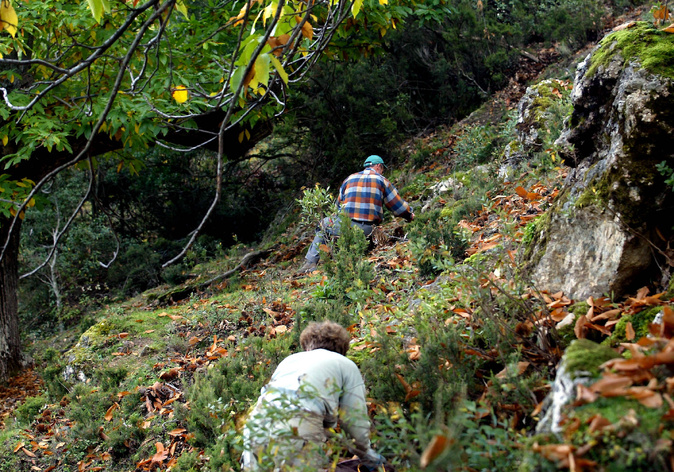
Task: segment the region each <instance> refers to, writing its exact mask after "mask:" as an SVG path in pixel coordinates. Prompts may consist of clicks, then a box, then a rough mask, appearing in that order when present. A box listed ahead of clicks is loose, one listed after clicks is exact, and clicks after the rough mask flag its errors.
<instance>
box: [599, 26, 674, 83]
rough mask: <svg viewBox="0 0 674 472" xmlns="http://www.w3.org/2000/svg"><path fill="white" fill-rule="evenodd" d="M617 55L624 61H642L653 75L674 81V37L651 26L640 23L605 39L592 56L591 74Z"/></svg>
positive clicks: (606, 64)
mask: <svg viewBox="0 0 674 472" xmlns="http://www.w3.org/2000/svg"><path fill="white" fill-rule="evenodd" d="M616 54H620V55H621V57H622V59H623V60H625V61H631V60H637V61H639V62H640V63H641V65H642V67H643V68H644V69H646V70H647V71H648V72H650V73H651V74H657V75H661V76H663V77H669V78H670V79H674V36H672V34H671V33H666V32H664V31H661V30H659V29H657V28H655V27H654V26H653V25H652V24H650V23H647V22H637V23H634V24H633V26H632V27H630V28H625V29H622V30H620V31H615V32H613V33H611V34H609V35H608V36H606V37H605V38H604V39H602V41H601V42H600V47H599V49H598V50H597V52H596V53H595V54H593V55H592V59H591V61H590V68H589V70H588V74H590V75H593V74H595V73H596V72H597V71H598V69H599V68H600V67H607V66H608V64H610V63H611V61H612V60H613V59H614V57H615V55H616Z"/></svg>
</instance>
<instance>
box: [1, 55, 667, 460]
mask: <svg viewBox="0 0 674 472" xmlns="http://www.w3.org/2000/svg"><path fill="white" fill-rule="evenodd" d="M534 64H535V61H533V63H532V64H531V65H532V66H533V65H534ZM557 70H559V68H557ZM528 73H529V74H530V75H529V76H528V78H529V79H530V80H531V79H534V75H535V74H539V73H541V71H539V70H537V69H536V68H532V69H529V70H528ZM545 74H546V75H550V74H552V72H547V73H545ZM566 74H568V72H566V73H565V74H562V75H563V76H565V75H566ZM565 78H566V77H561V79H562V80H555V81H554V82H553V83H554V87H552V88H551V90H552V102H553V103H554V106H553V109H554V110H557V111H558V113H551V114H550V115H549V117H548V119H547V120H548V121H547V122H546V127H547V129H548V131H549V133H548V135H547V137H546V139H547V140H548V144H551V143H552V142H554V139H555V138H556V136H557V135H558V134H559V132H560V131H561V127H562V121H563V118H564V111H565V110H567V109H568V104H569V92H570V83H569V82H568V81H566V80H563V79H565ZM534 82H535V80H534ZM523 92H524V87H523V84H520V83H516V82H514V83H513V84H511V86H510V87H509V89H508V90H506V91H504V92H502V93H501V94H499V95H497V96H496V97H494V99H493V100H491V101H490V102H489V103H487V104H486V105H485V106H484V107H483V108H481V109H480V110H478V111H477V112H476V113H474V114H473V115H471V116H470V117H469V118H467V119H466V120H464V121H463V122H461V123H459V124H457V125H455V126H452V127H448V128H444V129H438V130H434V131H433V132H432V133H429V134H428V135H426V136H423V137H419V138H417V139H415V140H413V141H412V142H409V143H405V144H404V149H405V155H406V156H407V160H406V162H404V163H401V164H400V165H399V166H398V168H397V169H394V170H392V175H390V176H389V177H390V178H391V180H392V181H393V182H394V183H395V184H396V185H397V187H398V188H399V189H400V190H401V193H402V194H403V196H404V197H405V198H406V199H407V200H408V201H410V202H412V204H413V205H414V207H415V209H418V210H417V215H418V218H417V219H416V220H415V221H414V222H413V223H411V224H401V223H400V222H399V221H394V220H393V219H390V218H389V219H388V220H387V221H386V222H385V223H384V224H383V225H382V229H383V231H384V237H382V238H380V239H379V240H378V242H377V244H375V245H374V247H371V248H369V249H367V251H365V245H366V244H367V243H366V242H365V241H363V240H362V238H360V237H359V236H360V235H359V234H358V233H354V232H349V231H347V232H345V234H344V235H343V237H341V238H340V239H339V240H338V241H336V242H335V243H334V244H332V245H331V252H332V254H331V257H329V258H326V259H327V260H326V262H325V263H324V264H322V265H321V266H319V269H318V270H317V271H316V272H314V273H311V274H308V275H306V276H297V275H296V274H295V271H296V269H297V268H298V267H299V265H300V264H301V259H302V256H303V253H304V251H305V250H306V246H307V244H308V243H309V241H310V240H311V237H312V233H313V225H302V224H300V223H299V222H298V220H299V218H298V215H297V212H296V213H295V214H294V215H292V217H291V218H289V219H288V220H287V221H286V222H284V224H282V225H279V226H278V227H275V228H271V229H270V232H269V235H268V237H267V238H266V240H267V241H270V242H269V243H267V244H266V245H261V246H260V247H236V248H233V249H232V250H231V251H230V256H229V257H228V258H226V259H223V260H219V261H213V262H211V263H209V264H204V265H202V266H198V267H195V268H193V270H192V272H193V273H194V274H196V277H195V278H193V279H191V280H190V281H189V282H187V283H185V284H183V285H181V286H179V287H160V288H158V289H155V290H152V291H150V292H146V293H144V294H143V295H142V296H139V297H137V298H135V299H132V300H128V301H126V302H124V303H121V304H114V305H110V306H108V307H106V309H104V310H102V311H101V312H100V313H97V314H96V322H95V323H94V324H93V325H92V326H91V327H89V328H88V329H87V330H86V331H85V332H84V333H64V334H61V335H59V336H58V337H56V338H53V339H50V340H48V341H36V342H34V344H33V346H32V351H33V355H34V357H35V359H36V367H37V370H38V371H39V372H40V373H41V376H42V379H43V381H44V388H43V389H42V390H41V392H42V393H41V394H39V395H36V394H35V391H34V387H35V384H36V381H35V379H34V377H27V379H28V380H27V381H26V382H27V384H26V385H27V388H24V390H28V387H29V388H30V389H33V390H31V391H30V393H31V395H33V396H32V397H31V398H29V399H28V400H27V401H25V403H23V405H22V406H20V407H19V408H18V409H16V410H14V409H11V410H7V412H6V413H4V414H3V417H2V419H3V422H4V428H3V429H2V430H0V444H1V445H0V471H2V470H43V471H44V470H58V471H61V470H63V471H65V470H75V469H77V470H79V471H86V470H92V471H93V470H167V469H169V468H170V469H171V470H183V471H186V470H230V468H233V469H234V470H238V456H239V454H240V449H241V437H240V434H239V431H240V426H241V420H242V419H243V418H244V417H245V413H246V411H247V409H248V408H249V407H250V406H251V404H252V403H253V402H254V401H255V399H256V397H257V394H258V392H259V389H260V387H261V386H262V385H263V384H264V383H265V381H266V380H268V378H269V376H270V374H271V372H272V371H273V370H274V368H275V366H276V365H277V364H278V362H279V361H280V360H281V359H283V358H284V357H285V356H286V355H287V354H289V353H291V352H294V351H296V350H297V349H298V336H299V332H300V331H301V329H302V327H303V326H305V325H306V323H308V322H309V321H312V320H320V319H326V318H327V319H332V320H335V321H337V322H339V323H341V324H343V325H344V326H348V327H349V331H350V332H351V334H352V337H353V341H352V345H351V349H350V352H349V354H348V355H349V357H350V358H352V359H353V360H354V361H355V362H356V363H357V364H358V365H359V367H360V368H361V371H362V372H363V375H364V378H365V380H366V383H367V387H368V392H369V394H368V395H369V401H370V412H371V417H372V420H373V427H374V430H373V442H374V445H375V447H376V448H377V449H378V450H379V451H380V452H381V453H382V454H384V456H386V458H387V459H388V460H389V461H390V462H391V464H393V465H394V466H395V467H396V469H397V470H399V471H413V470H419V469H420V468H422V464H423V465H425V466H426V467H425V468H426V469H431V470H454V469H458V470H556V469H557V467H562V468H568V469H572V470H591V469H597V470H602V469H608V470H610V469H611V467H614V470H646V469H647V470H669V469H670V468H671V466H670V465H669V461H670V460H671V456H670V450H671V444H672V443H671V438H670V433H669V431H670V429H671V428H669V426H671V425H670V424H669V422H670V421H671V420H672V418H674V415H672V414H671V412H672V411H674V403H673V402H672V400H671V398H670V397H669V395H668V394H669V393H670V392H669V389H670V386H671V385H672V384H671V383H670V382H667V383H666V384H664V385H660V386H657V387H655V386H653V385H651V384H652V383H653V382H652V379H656V378H662V377H663V375H664V377H665V378H669V377H668V370H667V367H666V366H667V365H668V363H669V361H667V362H665V361H666V359H664V357H667V356H668V354H669V353H668V352H667V351H665V350H663V351H662V353H655V354H653V355H654V356H656V357H652V356H644V354H643V352H642V351H641V350H640V349H638V348H636V347H631V348H629V349H628V351H627V352H629V353H631V356H632V361H633V362H632V363H631V364H621V363H620V362H618V361H617V360H614V361H611V359H612V358H616V356H617V355H618V354H617V351H614V350H613V349H611V348H610V347H609V346H614V347H615V346H617V345H618V344H619V343H620V342H625V343H626V342H627V341H632V340H636V339H638V338H639V337H641V336H644V335H646V334H648V332H649V324H650V321H652V319H653V317H654V316H655V312H654V309H655V310H664V316H665V323H663V324H662V326H663V328H662V329H663V332H661V333H659V337H660V338H662V339H669V336H670V335H671V333H670V329H671V327H672V325H670V322H671V320H670V318H671V317H672V312H671V309H670V308H669V305H670V303H671V302H670V300H668V297H667V296H665V295H663V294H652V293H649V292H648V290H649V289H648V288H644V289H642V290H641V291H639V292H638V293H634V294H631V296H630V297H627V298H626V299H624V300H611V299H609V298H607V297H599V298H590V299H588V300H571V299H569V298H568V297H567V296H565V294H563V293H545V292H540V291H538V290H536V287H535V283H534V282H535V281H531V280H528V278H527V275H526V274H522V273H521V272H519V271H518V266H517V263H516V262H517V260H518V253H519V252H521V251H522V250H523V247H524V245H523V243H526V242H527V241H528V240H530V238H531V237H532V232H533V231H534V228H535V224H536V223H535V222H536V221H537V219H539V218H540V217H541V216H543V217H544V215H545V211H546V210H547V209H548V208H549V206H550V205H551V203H552V202H553V201H554V199H555V197H556V196H557V194H558V190H559V188H560V186H561V182H562V180H563V178H564V176H565V175H566V171H567V169H566V168H565V167H564V166H563V164H562V163H561V162H559V159H558V158H557V157H556V154H555V151H554V150H553V147H552V146H550V147H545V146H544V147H543V149H542V150H541V151H540V152H539V153H537V154H536V155H535V156H534V157H533V159H531V160H530V161H528V162H527V163H526V164H525V167H523V168H521V169H520V172H518V173H517V177H515V176H511V177H509V179H510V180H504V179H499V178H495V176H496V175H497V174H498V172H499V169H500V167H501V164H502V162H500V159H501V157H502V156H503V153H504V150H505V148H506V146H507V145H508V143H510V142H511V141H512V140H513V138H514V135H515V123H516V119H517V116H516V110H515V106H516V103H517V101H518V100H519V98H520V96H521V94H522V93H523ZM312 191H314V192H318V191H319V190H315V189H314V190H311V189H310V191H309V192H310V193H309V195H311V192H312ZM242 262H243V263H242ZM560 270H563V268H560ZM663 307H664V309H663ZM578 320H581V321H580V322H579V321H578ZM582 320H584V321H582ZM576 338H583V339H584V341H583V343H585V344H584V345H583V346H584V349H576V350H575V351H574V350H572V351H573V352H575V353H576V357H575V359H576V364H577V365H578V366H580V369H581V370H592V371H593V375H598V374H599V373H600V371H601V370H602V369H601V368H600V365H601V364H602V363H603V361H610V362H609V364H608V365H609V367H610V366H616V365H617V366H618V370H621V369H622V371H626V372H631V373H633V374H634V377H635V378H636V377H639V378H640V382H642V383H643V384H645V385H641V384H639V385H637V386H631V384H630V386H629V391H628V390H627V385H626V384H625V381H624V378H616V377H605V378H606V379H608V380H607V381H606V385H605V386H603V387H601V389H600V390H599V395H598V394H597V392H593V391H590V390H588V389H586V390H583V387H578V388H579V392H580V393H581V394H582V397H581V398H582V399H583V401H582V402H579V404H578V405H576V406H574V407H573V410H572V411H570V412H567V413H566V414H567V418H568V419H567V420H566V422H565V423H564V424H563V426H564V429H563V431H564V434H562V435H557V434H554V433H550V432H547V431H537V429H536V428H537V424H538V423H539V420H540V419H541V418H542V414H541V412H542V409H543V408H544V407H546V406H547V405H546V404H545V402H544V400H545V398H546V396H547V395H548V394H549V393H550V391H551V388H552V386H551V383H552V381H553V379H554V377H555V374H556V373H557V366H558V362H559V360H560V359H561V357H562V355H563V353H564V352H565V350H566V349H567V347H568V346H569V345H570V343H571V341H573V340H574V339H576ZM587 338H590V340H588V339H587ZM591 340H594V341H601V342H603V343H604V344H605V346H598V345H596V344H595V343H592V342H591ZM575 346H578V344H576V345H575ZM588 352H589V354H588ZM663 353H664V354H663ZM657 356H660V357H657ZM642 358H647V359H648V360H647V361H644V360H641V361H640V360H639V359H642ZM600 361H601V362H600ZM621 365H622V367H621ZM658 370H659V371H664V372H656V371H658ZM64 374H65V375H64ZM649 382H650V383H649ZM635 383H636V381H635ZM21 389H22V388H21V384H20V383H17V386H16V387H15V390H17V391H20V390H21ZM633 389H636V390H633ZM603 393H607V395H602V394H603ZM15 395H16V394H15ZM593 395H594V397H593ZM658 398H659V401H658V400H657V399H658ZM6 403H8V402H5V404H6ZM581 403H582V404H581ZM5 408H6V407H5ZM337 445H338V446H339V442H337ZM343 452H344V450H343V449H340V448H339V447H337V450H336V452H335V454H336V455H339V454H340V453H343ZM612 464H618V465H615V466H614V465H612ZM616 467H617V468H616Z"/></svg>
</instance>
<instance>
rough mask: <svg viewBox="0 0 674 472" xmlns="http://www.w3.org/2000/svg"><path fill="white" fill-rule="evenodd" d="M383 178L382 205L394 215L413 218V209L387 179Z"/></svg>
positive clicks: (408, 219)
mask: <svg viewBox="0 0 674 472" xmlns="http://www.w3.org/2000/svg"><path fill="white" fill-rule="evenodd" d="M383 179H384V205H386V208H388V209H389V210H391V212H392V213H393V214H394V215H395V216H399V217H400V218H405V219H406V220H407V221H412V220H413V219H414V211H412V207H410V205H409V203H407V202H406V201H405V200H403V199H402V197H401V196H400V194H398V190H397V189H396V188H395V187H394V186H393V184H392V183H391V182H389V180H388V179H386V178H383Z"/></svg>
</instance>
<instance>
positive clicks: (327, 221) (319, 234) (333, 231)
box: [305, 216, 374, 262]
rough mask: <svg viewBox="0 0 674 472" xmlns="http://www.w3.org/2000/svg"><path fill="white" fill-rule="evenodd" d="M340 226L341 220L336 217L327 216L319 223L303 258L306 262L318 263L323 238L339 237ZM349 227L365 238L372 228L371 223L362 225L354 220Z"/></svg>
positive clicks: (323, 241)
mask: <svg viewBox="0 0 674 472" xmlns="http://www.w3.org/2000/svg"><path fill="white" fill-rule="evenodd" d="M340 224H341V218H339V217H338V216H328V217H326V218H323V221H321V224H320V225H319V227H318V230H317V231H316V236H314V240H313V242H312V243H311V246H309V251H307V255H306V256H305V259H306V260H307V261H309V262H318V260H319V259H320V255H321V253H320V252H319V251H320V250H319V247H320V245H321V244H325V236H326V235H327V236H330V237H336V236H339V233H340ZM351 226H357V227H358V228H360V229H361V230H362V231H363V233H364V234H365V237H368V236H369V235H370V234H371V233H372V228H373V227H374V225H373V224H372V223H362V222H360V221H354V220H351Z"/></svg>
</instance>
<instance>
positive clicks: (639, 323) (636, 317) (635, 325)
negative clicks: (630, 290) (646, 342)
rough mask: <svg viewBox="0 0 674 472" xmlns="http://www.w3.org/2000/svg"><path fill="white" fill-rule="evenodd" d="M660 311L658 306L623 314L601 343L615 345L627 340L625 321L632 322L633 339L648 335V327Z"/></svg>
mask: <svg viewBox="0 0 674 472" xmlns="http://www.w3.org/2000/svg"><path fill="white" fill-rule="evenodd" d="M660 311H661V308H659V307H653V308H649V309H647V310H642V311H640V312H639V313H635V314H633V315H623V317H622V318H620V321H618V323H617V324H616V325H615V326H614V327H613V333H612V334H611V336H609V337H608V338H606V339H605V340H604V341H603V342H602V344H605V345H607V346H617V345H618V344H620V343H624V342H628V339H627V323H632V329H634V333H635V340H638V339H641V338H643V337H644V336H648V334H649V330H648V327H649V326H650V324H651V323H653V320H654V319H655V317H656V316H657V314H658V313H659V312H660Z"/></svg>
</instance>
